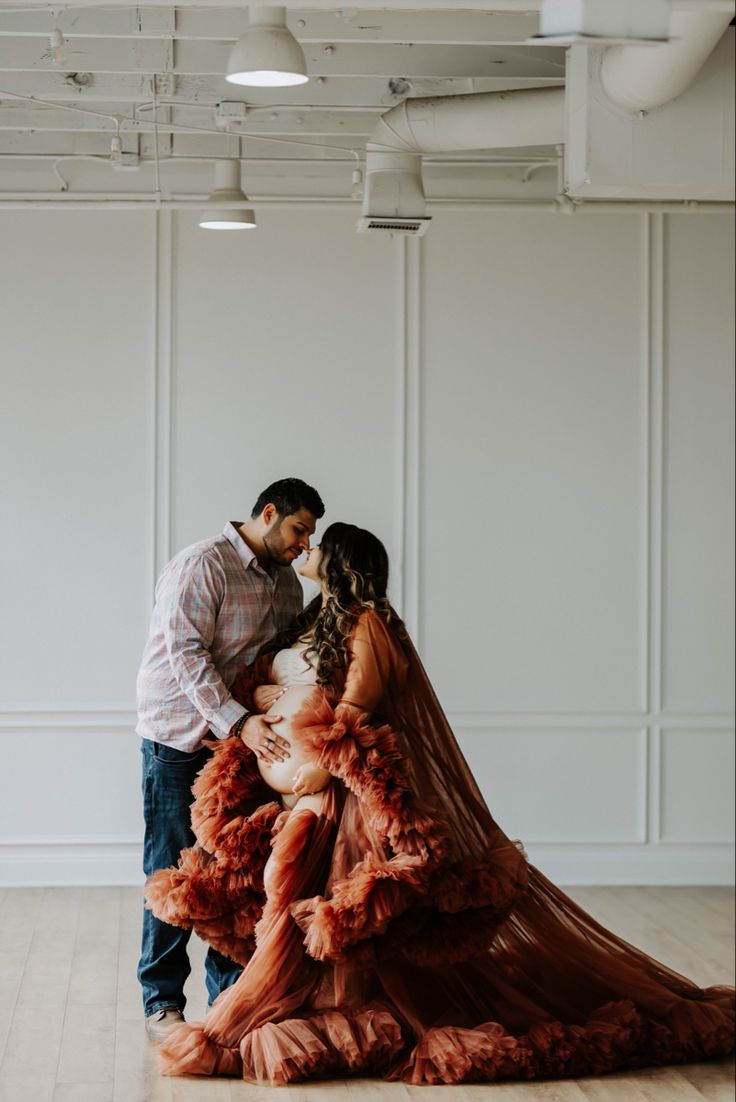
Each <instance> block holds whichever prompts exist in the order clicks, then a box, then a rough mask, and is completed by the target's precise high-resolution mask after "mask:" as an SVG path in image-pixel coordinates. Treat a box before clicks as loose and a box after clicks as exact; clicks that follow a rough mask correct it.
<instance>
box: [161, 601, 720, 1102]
mask: <svg viewBox="0 0 736 1102" xmlns="http://www.w3.org/2000/svg"><path fill="white" fill-rule="evenodd" d="M350 654H351V660H350V662H349V665H348V668H347V670H346V673H345V677H344V679H343V680H341V683H340V684H335V686H334V687H333V689H332V690H330V691H326V690H322V689H315V690H314V693H313V694H312V695H311V696H310V697H309V699H308V700H307V701H306V702H305V704H304V705H303V707H302V708H301V709H300V711H299V713H298V714H297V715H296V716H295V717H294V719H293V721H292V733H293V737H295V738H299V739H302V740H305V741H306V742H307V743H308V745H309V746H310V747H311V748H312V750H313V753H314V756H315V759H316V760H318V761H319V763H320V765H322V766H323V767H324V768H325V769H326V770H327V771H328V772H329V773H330V774H331V776H332V780H331V782H330V784H329V786H328V789H327V791H326V793H325V796H324V799H323V806H322V811H321V814H319V815H316V814H315V813H314V812H312V811H309V810H302V811H299V810H295V811H292V812H282V810H281V807H280V805H279V804H278V803H276V802H275V801H274V799H273V795H274V794H273V793H272V792H271V790H270V789H269V788H268V787H267V786H266V785H265V784H264V782H263V781H262V780H261V777H260V775H259V773H258V770H257V768H256V763H255V758H254V755H253V754H252V753H251V751H249V750H248V749H247V748H246V747H245V746H244V745H243V744H242V742H241V741H240V740H239V739H237V740H234V739H229V740H225V741H224V742H219V743H217V744H216V745H215V746H214V748H213V755H212V757H211V759H210V760H209V761H208V763H207V765H206V766H205V768H204V769H203V770H202V772H201V773H200V774H199V776H198V778H197V781H196V783H195V786H194V789H193V792H194V795H195V801H194V804H193V808H192V824H193V829H194V832H195V835H196V838H197V845H196V846H194V847H193V848H192V849H189V850H185V851H184V852H183V853H182V855H181V859H180V861H179V864H178V866H177V867H176V868H171V869H166V870H160V871H158V872H156V873H154V874H153V876H152V877H151V878H149V881H148V883H147V886H146V899H147V905H148V906H149V907H150V908H151V909H152V910H153V912H154V913H155V914H156V915H157V917H159V918H161V919H163V920H164V921H166V922H170V923H173V924H175V925H181V926H187V927H192V928H194V929H195V930H196V931H197V932H198V933H199V934H200V935H201V936H202V937H203V938H205V940H207V941H209V942H210V943H211V944H212V945H214V946H215V947H216V948H218V949H220V950H221V951H222V952H224V953H226V954H227V955H229V956H231V957H232V958H233V959H235V960H238V961H240V962H242V963H243V964H244V965H245V967H244V970H243V973H242V975H241V976H240V978H239V980H238V981H237V982H236V984H235V985H234V986H233V987H231V988H230V989H228V990H227V991H225V992H223V993H222V994H221V995H220V996H219V998H218V999H217V1000H216V1002H215V1003H214V1005H213V1007H212V1009H211V1011H210V1012H209V1014H208V1015H207V1018H206V1020H205V1021H204V1022H203V1023H192V1024H190V1023H187V1024H186V1025H183V1026H181V1027H179V1028H178V1029H176V1030H175V1031H174V1032H173V1033H172V1034H171V1035H170V1036H169V1038H168V1039H167V1040H166V1042H165V1043H164V1045H163V1046H162V1048H161V1063H162V1070H163V1071H164V1073H166V1074H172V1075H177V1074H200V1075H212V1074H218V1075H235V1076H242V1077H243V1078H246V1079H249V1080H254V1081H260V1082H268V1083H271V1084H273V1085H278V1084H283V1083H288V1082H293V1081H297V1080H300V1079H305V1078H314V1077H316V1078H319V1077H326V1076H330V1075H339V1076H345V1075H359V1076H370V1075H380V1076H383V1077H385V1078H389V1079H391V1078H394V1079H395V1078H400V1079H403V1080H404V1081H406V1082H409V1083H417V1084H420V1083H460V1082H473V1081H494V1080H501V1079H531V1078H535V1077H544V1078H547V1077H564V1076H577V1075H595V1074H601V1073H605V1072H612V1071H617V1070H621V1069H623V1068H632V1067H643V1066H651V1065H661V1064H668V1063H678V1062H684V1061H693V1060H699V1059H702V1058H704V1057H709V1056H722V1055H726V1054H728V1053H730V1052H732V1051H733V1048H734V990H733V988H730V987H727V986H725V985H724V986H717V987H709V988H706V989H701V988H699V987H698V986H697V985H695V984H694V983H692V982H691V981H690V980H688V979H686V978H685V977H683V976H680V975H678V974H677V973H676V972H674V971H672V970H671V969H669V968H667V967H666V966H665V965H663V964H660V963H659V962H657V961H655V960H653V959H652V958H650V957H648V956H647V955H646V954H644V953H643V952H641V951H640V950H638V949H636V948H634V947H633V946H632V945H629V944H627V943H626V942H624V941H623V940H622V939H620V938H618V937H617V936H616V935H615V934H613V933H612V932H611V931H609V930H606V929H605V928H604V927H603V926H601V925H600V924H599V923H597V922H596V921H595V920H594V919H593V918H592V917H591V916H590V915H588V914H586V913H585V912H584V911H583V910H582V909H581V908H580V907H578V906H577V905H576V904H575V903H574V902H573V901H572V900H571V899H570V898H569V897H568V896H567V895H565V894H564V893H563V892H562V891H560V889H558V888H557V887H555V885H554V884H552V883H551V882H550V881H549V880H548V879H547V878H546V877H544V876H543V874H542V873H541V872H539V870H537V869H536V868H534V866H532V865H530V864H529V863H528V861H527V858H526V855H525V853H524V852H523V848H522V847H521V846H520V844H518V843H515V842H513V841H511V840H510V839H509V838H508V837H507V836H506V835H505V834H504V832H503V831H502V829H501V828H500V827H499V826H498V824H497V823H496V822H495V821H494V819H493V817H492V816H491V813H490V811H489V810H488V807H487V806H486V804H485V801H484V799H483V797H482V795H481V793H480V790H479V789H478V786H477V784H476V782H475V779H474V777H473V775H472V773H471V772H470V770H469V768H468V766H467V763H466V761H465V759H464V758H463V755H462V753H461V751H460V749H459V747H458V745H457V743H456V741H455V738H454V736H453V733H452V731H451V729H450V727H449V725H448V723H447V720H446V718H445V716H444V714H443V712H442V709H441V707H440V705H439V703H438V701H437V699H436V697H435V695H434V692H433V690H432V687H431V685H430V683H429V680H428V678H427V676H426V673H425V671H424V669H423V667H422V664H421V662H420V660H419V658H418V656H417V654H416V652H415V650H414V648H413V646H412V645H411V642H410V641H409V640H408V639H406V638H403V637H402V636H401V635H400V634H399V633H397V632H396V631H395V630H394V629H393V628H392V627H390V626H388V625H387V624H386V623H385V622H384V620H383V619H382V618H381V617H380V616H379V615H378V614H377V613H375V612H372V611H368V612H364V613H362V614H361V616H360V617H359V619H358V621H357V624H356V626H355V629H354V632H353V635H352V637H351V641H350ZM269 666H270V659H269V658H268V656H266V657H264V658H262V659H260V660H259V662H258V663H256V666H255V667H252V668H250V669H249V670H247V671H245V672H244V674H243V675H242V676H241V677H240V678H239V680H238V683H237V685H236V693H237V694H238V695H239V696H240V699H241V700H242V701H243V703H245V704H248V703H249V693H250V692H251V691H252V689H253V687H254V686H255V685H256V684H258V683H261V682H263V681H267V680H268V676H269Z"/></svg>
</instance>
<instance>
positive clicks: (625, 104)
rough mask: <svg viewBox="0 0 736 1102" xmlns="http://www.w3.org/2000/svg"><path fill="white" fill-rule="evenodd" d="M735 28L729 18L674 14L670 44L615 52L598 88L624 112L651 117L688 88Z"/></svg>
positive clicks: (700, 13) (607, 59)
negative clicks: (646, 113) (727, 32)
mask: <svg viewBox="0 0 736 1102" xmlns="http://www.w3.org/2000/svg"><path fill="white" fill-rule="evenodd" d="M730 22H731V12H722V11H673V12H672V13H671V15H670V34H671V38H670V41H669V42H664V43H661V44H656V45H653V46H646V47H641V46H612V47H611V48H610V49H608V50H606V52H605V53H604V55H603V57H602V58H601V67H600V82H601V86H602V88H603V91H604V92H605V93H606V95H607V96H608V98H609V100H610V101H611V103H614V104H616V106H617V107H621V108H623V109H624V110H625V111H631V112H634V111H653V110H655V108H657V107H662V106H663V104H665V103H669V102H670V101H671V100H673V99H675V98H676V97H677V96H679V95H681V93H682V92H684V91H685V90H686V89H687V88H689V87H690V85H691V84H692V82H693V80H694V79H695V77H696V76H697V75H698V73H699V72H700V70H701V69H702V67H703V65H704V64H705V62H706V60H707V58H708V57H709V56H710V54H711V53H712V52H713V50H714V48H715V47H716V45H717V44H718V42H719V41H720V39H721V37H722V35H723V32H724V31H725V30H726V27H727V26H728V25H729V23H730Z"/></svg>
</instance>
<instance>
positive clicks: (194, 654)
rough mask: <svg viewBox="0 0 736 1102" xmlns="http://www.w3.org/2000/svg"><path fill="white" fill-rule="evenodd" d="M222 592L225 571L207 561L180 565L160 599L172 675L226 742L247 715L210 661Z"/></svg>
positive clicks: (195, 560) (191, 561)
mask: <svg viewBox="0 0 736 1102" xmlns="http://www.w3.org/2000/svg"><path fill="white" fill-rule="evenodd" d="M223 591H224V578H223V577H222V574H221V571H220V570H219V569H218V567H217V566H216V565H215V564H214V563H213V562H212V561H211V560H210V559H208V558H207V557H204V558H201V559H191V560H187V561H186V562H184V563H182V565H181V566H180V567H179V570H178V572H177V574H176V575H175V576H174V577H173V578H172V580H171V583H170V585H169V586H168V587H167V589H166V592H165V594H161V598H160V600H161V603H162V608H161V622H162V625H163V633H164V639H165V642H166V651H167V654H168V656H169V662H170V663H171V669H172V671H173V673H174V677H175V678H176V680H177V683H178V685H179V688H180V689H181V690H182V692H183V693H185V694H186V696H187V697H188V698H189V700H191V702H192V704H193V705H194V707H195V708H196V709H197V711H198V712H199V713H200V715H201V716H202V717H203V719H205V720H206V722H207V723H208V725H209V727H210V729H211V730H212V732H213V733H214V734H215V735H216V736H217V737H218V738H226V737H227V736H228V735H229V734H230V730H231V728H232V726H233V724H234V723H236V722H237V720H239V719H240V718H241V716H244V715H246V714H247V711H246V709H245V708H244V707H243V706H242V704H238V702H237V701H236V700H235V699H234V698H233V696H232V694H231V693H230V691H229V689H228V688H227V686H226V685H225V683H224V681H223V680H222V678H221V677H220V675H219V673H218V672H217V670H216V668H215V665H214V663H213V661H212V654H211V647H212V642H213V640H214V637H215V624H216V620H217V610H218V608H219V606H220V603H221V601H222V595H223Z"/></svg>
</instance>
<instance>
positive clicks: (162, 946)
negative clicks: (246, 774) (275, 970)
mask: <svg viewBox="0 0 736 1102" xmlns="http://www.w3.org/2000/svg"><path fill="white" fill-rule="evenodd" d="M210 753H211V751H210V750H209V749H208V748H207V747H205V746H203V747H201V748H200V749H199V750H196V751H195V752H194V753H193V754H185V753H182V751H181V750H174V749H173V748H172V747H169V746H164V745H162V744H161V743H157V742H151V741H150V740H149V739H142V740H141V754H142V756H143V816H144V819H145V824H146V832H145V837H144V842H143V871H144V873H145V874H146V876H150V875H151V873H152V872H153V871H154V870H155V869H167V868H169V866H170V865H175V864H176V863H177V861H178V860H179V854H180V853H181V851H182V850H183V849H186V848H187V847H188V846H192V845H194V842H195V838H194V834H193V833H192V828H191V824H190V811H191V805H192V800H193V797H192V785H193V784H194V778H195V777H196V775H197V773H198V772H199V770H200V769H201V768H202V766H203V765H204V763H205V762H206V761H207V758H208V757H209V755H210ZM191 934H192V931H191V930H184V929H181V928H180V927H179V926H169V924H168V923H167V922H161V921H160V920H159V919H158V918H155V917H154V915H153V914H152V913H151V912H150V911H149V910H146V909H144V911H143V936H142V939H141V959H140V962H139V964H138V980H139V982H140V984H141V987H142V988H143V1009H144V1013H145V1015H146V1017H148V1015H149V1014H153V1013H154V1012H155V1011H157V1010H162V1009H163V1008H164V1007H178V1009H179V1010H183V1009H184V1006H185V1003H186V999H185V997H184V983H185V981H186V978H187V976H188V975H189V973H190V972H191V965H190V963H189V957H188V955H187V942H188V941H189V938H190V937H191ZM241 971H242V968H241V965H239V964H236V963H235V962H234V961H232V960H230V959H229V958H228V957H225V956H223V955H222V953H218V952H217V951H216V950H215V949H209V950H208V952H207V957H206V960H205V981H206V986H207V994H208V996H209V998H208V1003H209V1005H211V1004H212V1001H213V1000H214V999H215V998H217V996H218V995H219V994H220V992H221V991H223V990H224V989H225V988H226V987H229V986H230V985H231V984H233V983H235V981H236V979H237V978H238V976H239V975H240V973H241Z"/></svg>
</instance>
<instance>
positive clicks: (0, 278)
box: [0, 204, 734, 883]
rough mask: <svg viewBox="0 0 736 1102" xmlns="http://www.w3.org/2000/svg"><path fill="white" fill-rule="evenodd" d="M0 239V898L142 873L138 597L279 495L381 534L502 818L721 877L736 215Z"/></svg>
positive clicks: (343, 216)
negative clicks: (200, 544) (312, 494)
mask: <svg viewBox="0 0 736 1102" xmlns="http://www.w3.org/2000/svg"><path fill="white" fill-rule="evenodd" d="M353 223H354V219H353V215H352V213H347V212H343V211H333V210H330V209H322V208H320V207H319V205H317V204H315V206H314V208H313V209H310V210H309V211H306V212H305V211H304V210H299V209H290V208H289V207H287V206H285V207H284V208H283V209H279V210H270V211H264V213H263V214H262V215H259V229H258V231H257V232H255V233H253V234H247V235H243V236H241V235H238V234H208V233H205V232H203V231H200V230H199V229H198V228H197V226H196V222H195V219H194V215H190V214H189V213H183V214H181V215H176V216H175V215H172V214H170V213H164V214H158V215H156V214H154V213H153V212H140V213H136V212H132V213H128V212H124V213H117V214H115V213H111V212H106V213H103V212H101V211H90V212H71V211H70V212H63V213H59V212H51V211H44V212H38V211H34V212H30V211H29V212H25V211H24V212H20V213H16V212H9V211H2V212H0V241H2V245H3V248H2V254H1V256H2V259H1V260H0V311H1V313H2V318H1V319H0V323H1V329H0V334H1V335H0V340H1V341H2V345H1V346H0V355H1V357H2V402H1V403H0V405H1V412H0V417H1V418H2V424H1V426H0V450H1V451H2V471H3V474H2V494H3V497H2V517H3V523H4V538H3V540H2V542H1V543H0V563H1V564H2V565H1V569H2V577H3V579H4V581H5V585H4V586H3V590H4V592H3V601H2V605H3V615H2V622H3V627H4V630H3V632H2V636H1V640H2V641H1V642H0V682H1V691H0V751H1V752H2V761H3V766H4V768H3V771H2V777H3V779H2V788H3V799H2V801H1V802H0V876H1V877H2V881H3V882H5V883H68V882H88V883H103V882H131V883H134V882H138V881H139V880H140V874H139V872H138V868H139V856H138V854H139V844H140V836H141V829H142V824H141V815H140V807H139V798H138V752H137V741H136V738H135V736H134V734H133V730H132V729H133V725H134V713H133V709H134V678H135V671H136V667H137V663H138V660H139V657H140V651H141V647H142V644H143V640H144V636H145V631H146V626H147V619H148V614H149V609H150V600H151V592H152V587H153V581H154V578H155V575H156V573H157V570H158V569H159V568H160V566H161V565H162V564H163V563H164V562H165V561H166V559H167V558H168V557H169V556H170V554H172V553H173V552H174V551H175V550H177V549H178V548H179V547H181V546H183V545H185V544H187V543H189V542H191V541H193V540H195V539H198V538H201V537H204V536H207V535H210V534H213V533H214V532H216V531H218V530H219V529H220V528H221V526H222V524H223V523H224V521H225V520H227V519H242V518H243V517H244V516H245V514H246V511H247V510H248V509H249V507H250V505H251V504H252V500H253V499H254V497H255V495H256V493H257V492H258V490H260V489H261V488H262V486H263V485H265V484H266V483H267V482H268V481H270V480H271V479H272V478H275V477H280V476H283V475H285V474H291V473H295V474H298V475H300V476H301V477H304V478H306V479H307V480H308V481H311V482H313V483H314V484H315V485H316V486H317V487H318V488H319V489H320V491H321V492H322V494H323V497H324V498H325V501H326V504H327V507H328V514H327V517H326V518H325V520H326V521H330V520H335V519H347V520H353V521H357V522H359V523H361V524H364V525H365V526H368V527H371V528H373V529H374V530H375V531H376V532H377V533H378V534H379V535H380V536H381V537H382V538H383V539H384V540H385V542H386V543H387V546H388V548H389V551H390V553H391V556H392V564H393V567H394V581H393V594H394V598H395V600H396V602H397V603H398V604H399V606H400V607H401V608H402V609H403V611H404V613H405V615H406V617H407V620H408V622H409V623H410V625H411V627H412V630H413V631H414V633H415V636H416V638H417V640H418V643H419V646H420V650H421V652H422V654H423V655H424V657H425V660H426V662H427V666H428V668H429V670H430V673H431V675H432V677H433V679H434V681H435V683H436V686H437V689H438V691H439V694H440V698H441V699H442V701H443V703H444V704H445V707H446V709H447V710H448V712H449V714H450V718H451V720H452V722H453V725H454V727H455V729H456V730H457V733H458V736H459V738H460V739H461V741H462V745H463V748H464V750H465V752H466V753H467V756H468V758H469V760H470V762H471V764H472V766H473V767H474V768H475V770H476V771H477V774H478V776H479V778H480V781H481V784H482V787H483V789H484V791H485V793H486V795H487V798H488V800H489V802H490V804H491V807H492V810H493V812H494V814H495V815H496V817H497V818H498V820H499V821H500V822H501V823H502V825H504V827H505V828H506V829H507V830H508V831H509V832H510V833H511V834H513V835H514V836H516V837H520V838H523V839H524V840H525V842H526V843H527V848H528V849H529V851H530V854H531V856H532V859H533V860H534V861H535V863H537V864H538V865H540V867H542V868H543V869H544V870H545V871H547V872H548V873H549V874H550V875H552V876H553V877H555V878H556V879H559V880H560V881H561V882H568V883H571V882H593V883H596V882H597V883H602V882H606V881H609V882H611V881H613V882H643V883H656V882H659V883H694V882H701V883H709V882H711V883H714V882H727V881H728V880H729V878H730V877H731V875H732V873H731V861H732V856H733V849H732V842H733V835H732V808H733V791H732V785H733V766H732V758H733V727H734V716H733V709H734V705H733V695H732V694H733V672H732V671H733V635H732V628H733V580H732V571H731V563H732V557H733V373H732V370H733V369H732V363H733V346H732V337H731V333H732V325H731V321H730V318H731V310H732V305H731V304H732V296H733V256H732V255H731V253H732V248H731V244H730V242H731V240H732V233H731V229H732V223H731V220H730V219H729V218H728V217H726V216H722V215H680V216H673V217H663V216H661V215H643V214H608V215H598V214H595V215H593V214H591V215H588V214H580V215H578V216H575V217H572V218H571V217H562V216H555V215H552V214H550V215H545V214H540V213H536V214H528V213H521V212H520V213H518V214H511V215H510V214H500V213H495V212H493V213H492V212H490V211H489V210H484V209H478V210H477V211H473V212H468V211H462V210H453V209H451V208H448V209H443V210H441V211H440V212H439V213H438V214H437V215H436V217H435V220H434V222H433V225H432V229H431V231H430V234H429V235H428V237H427V238H426V239H425V240H424V241H422V242H420V241H410V242H407V241H405V240H394V241H391V240H385V239H378V240H376V239H375V238H373V237H361V236H358V235H356V234H355V232H354V224H353Z"/></svg>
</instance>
